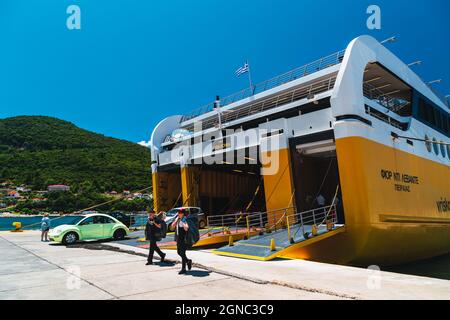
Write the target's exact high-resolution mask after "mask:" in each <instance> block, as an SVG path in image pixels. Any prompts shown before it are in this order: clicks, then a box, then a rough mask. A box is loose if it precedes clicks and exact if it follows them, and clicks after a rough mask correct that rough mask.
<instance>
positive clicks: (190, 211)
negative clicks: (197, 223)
mask: <svg viewBox="0 0 450 320" xmlns="http://www.w3.org/2000/svg"><path fill="white" fill-rule="evenodd" d="M199 212H200V210H198V209H197V208H190V209H189V213H199Z"/></svg>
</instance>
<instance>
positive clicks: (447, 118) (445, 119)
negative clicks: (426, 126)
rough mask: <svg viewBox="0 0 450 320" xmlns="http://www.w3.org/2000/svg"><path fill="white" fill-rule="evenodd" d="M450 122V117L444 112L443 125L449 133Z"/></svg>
mask: <svg viewBox="0 0 450 320" xmlns="http://www.w3.org/2000/svg"><path fill="white" fill-rule="evenodd" d="M449 122H450V118H449V117H447V116H446V115H445V113H442V127H443V130H444V132H446V133H448V129H449V128H448V124H449Z"/></svg>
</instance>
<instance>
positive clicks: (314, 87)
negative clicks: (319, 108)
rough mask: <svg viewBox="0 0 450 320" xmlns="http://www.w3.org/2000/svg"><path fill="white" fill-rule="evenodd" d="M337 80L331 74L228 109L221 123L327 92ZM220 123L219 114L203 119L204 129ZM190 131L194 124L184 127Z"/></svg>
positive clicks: (222, 116)
mask: <svg viewBox="0 0 450 320" xmlns="http://www.w3.org/2000/svg"><path fill="white" fill-rule="evenodd" d="M335 82H336V76H331V77H329V78H327V79H324V80H320V81H317V82H314V83H311V84H308V85H305V86H302V87H300V88H296V89H293V90H291V91H288V92H284V93H281V94H279V95H277V96H272V97H268V98H266V99H264V100H261V101H257V102H254V103H251V104H249V105H245V106H243V107H241V108H238V109H233V110H227V112H225V113H223V114H222V115H221V123H222V124H225V123H227V122H230V121H234V120H237V119H240V118H243V117H246V116H249V115H252V114H256V113H259V112H263V111H266V110H269V109H273V108H276V107H279V106H282V105H286V104H289V103H292V102H294V101H298V100H301V99H305V98H308V97H310V96H314V95H317V94H319V93H322V92H326V91H329V90H331V89H332V88H334V84H335ZM218 124H219V115H218V114H215V115H212V116H211V117H208V118H206V119H204V120H203V121H202V129H203V130H205V129H208V128H212V127H215V126H217V125H218ZM183 128H184V129H186V130H188V131H193V130H194V124H190V125H188V126H185V127H183Z"/></svg>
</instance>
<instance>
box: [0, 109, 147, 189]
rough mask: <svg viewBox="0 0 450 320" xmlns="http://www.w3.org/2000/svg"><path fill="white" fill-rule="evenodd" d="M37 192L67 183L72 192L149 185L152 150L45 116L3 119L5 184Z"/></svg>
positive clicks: (0, 156)
mask: <svg viewBox="0 0 450 320" xmlns="http://www.w3.org/2000/svg"><path fill="white" fill-rule="evenodd" d="M7 180H9V181H13V182H14V183H16V184H26V185H29V186H32V188H33V189H35V190H42V189H46V187H47V185H49V184H67V185H70V186H71V188H72V190H73V191H77V190H80V191H88V190H89V191H91V192H105V191H112V190H116V191H122V190H124V189H128V190H138V189H143V188H146V187H149V186H150V183H151V171H150V150H149V149H148V148H145V147H142V146H140V145H138V144H135V143H131V142H128V141H123V140H119V139H114V138H109V137H105V136H103V135H100V134H96V133H93V132H89V131H87V130H83V129H80V128H78V127H76V126H75V125H73V124H72V123H70V122H66V121H62V120H59V119H55V118H50V117H42V116H22V117H14V118H7V119H0V182H2V181H7Z"/></svg>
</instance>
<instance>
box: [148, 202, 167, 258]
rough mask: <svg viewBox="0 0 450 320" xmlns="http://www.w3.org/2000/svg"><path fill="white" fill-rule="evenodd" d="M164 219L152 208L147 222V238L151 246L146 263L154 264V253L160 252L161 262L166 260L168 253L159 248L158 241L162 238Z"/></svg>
mask: <svg viewBox="0 0 450 320" xmlns="http://www.w3.org/2000/svg"><path fill="white" fill-rule="evenodd" d="M162 223H163V221H161V219H160V218H159V217H158V216H155V212H154V211H153V210H150V211H149V213H148V220H147V224H146V225H145V239H146V240H148V241H150V247H149V251H148V258H147V263H146V265H147V266H148V265H151V264H153V254H154V253H155V251H156V253H158V255H159V256H160V257H161V262H164V258H165V257H166V254H165V253H164V252H162V251H161V249H159V247H158V244H157V242H158V241H160V240H161V238H162V230H161V224H162Z"/></svg>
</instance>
